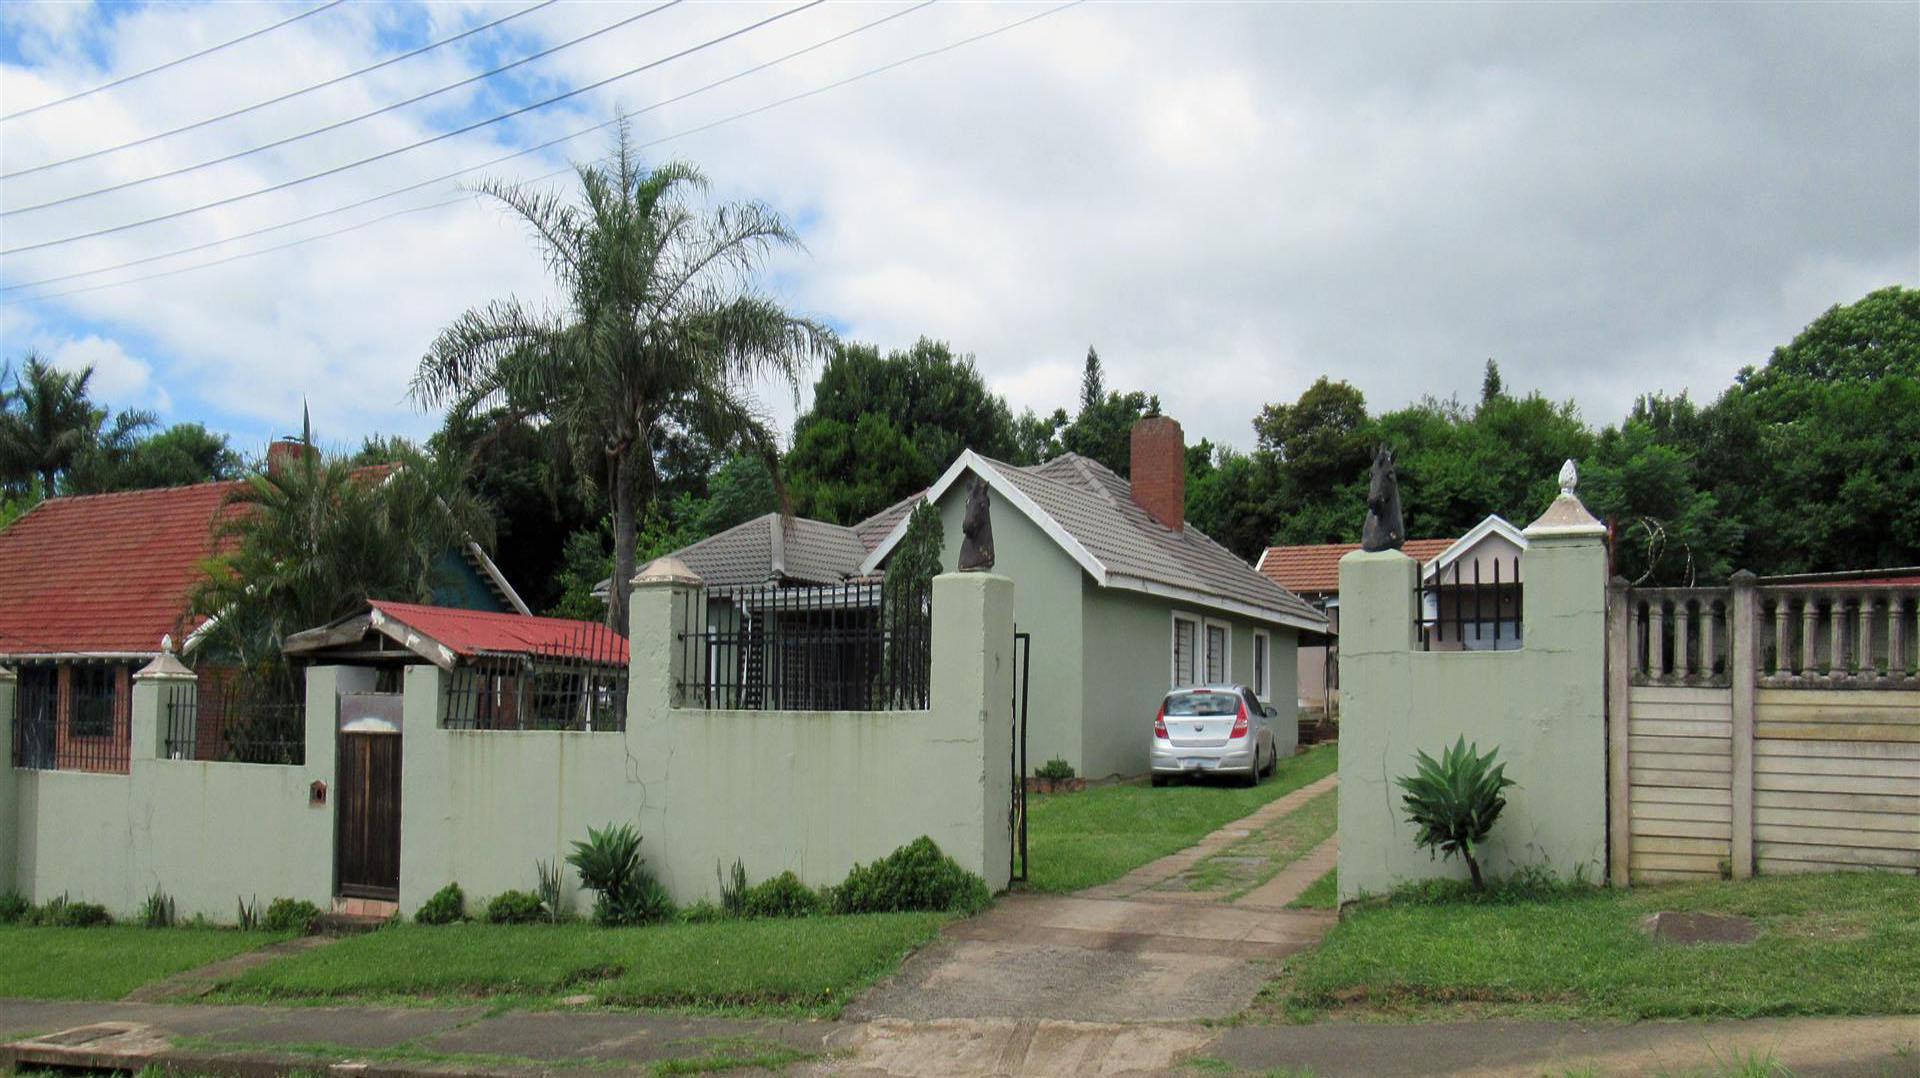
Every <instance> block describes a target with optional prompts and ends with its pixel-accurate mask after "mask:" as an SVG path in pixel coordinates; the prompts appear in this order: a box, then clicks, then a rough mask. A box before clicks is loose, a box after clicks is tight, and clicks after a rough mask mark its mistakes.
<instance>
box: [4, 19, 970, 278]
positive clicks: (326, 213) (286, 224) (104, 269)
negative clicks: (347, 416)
mask: <svg viewBox="0 0 1920 1078" xmlns="http://www.w3.org/2000/svg"><path fill="white" fill-rule="evenodd" d="M934 2H935V0H920V3H917V4H914V5H913V6H912V7H908V8H903V9H901V10H899V11H896V12H893V13H892V14H890V15H883V16H881V17H880V18H877V19H874V20H872V21H871V22H865V23H861V24H860V25H859V26H856V27H853V28H852V29H850V30H843V31H841V32H840V33H837V34H834V35H833V36H832V37H828V38H823V39H822V40H820V41H816V42H814V43H813V44H811V45H806V46H803V47H801V48H798V49H795V50H793V51H792V52H789V53H786V54H784V55H781V56H776V57H774V58H773V59H771V60H767V61H765V62H763V63H758V64H755V65H753V66H752V67H749V68H745V69H744V70H741V71H736V72H734V73H733V74H731V75H728V76H726V77H725V78H720V79H715V80H714V81H712V82H709V83H707V84H705V85H703V86H696V87H694V88H693V89H691V90H688V91H686V92H684V93H680V94H676V95H674V96H673V97H669V98H666V99H665V100H662V101H656V102H654V103H653V104H651V105H648V106H646V107H645V108H640V109H635V110H633V111H631V112H627V113H624V114H622V116H618V117H615V118H614V119H611V120H605V121H602V122H600V123H597V124H591V125H589V126H587V127H583V128H580V129H579V130H577V131H573V132H571V133H569V134H565V135H561V136H560V137H558V138H552V139H548V140H547V141H545V142H542V143H539V144H537V145H534V146H528V147H527V148H525V149H523V150H515V151H514V152H512V153H509V154H503V155H501V156H499V157H495V158H493V159H491V160H487V161H482V162H480V163H479V164H475V165H468V166H466V167H465V168H460V169H455V170H454V171H452V172H448V173H445V174H443V175H439V176H434V177H432V178H430V179H425V180H420V181H418V182H416V183H410V184H408V185H406V186H405V187H397V188H394V189H393V190H391V191H385V192H382V193H381V194H377V195H372V196H370V197H368V198H363V199H360V200H358V201H355V202H349V203H347V204H345V205H342V206H335V207H333V208H332V209H326V210H320V211H318V212H316V213H310V214H307V215H306V216H304V217H296V218H294V219H293V220H291V221H282V222H280V223H279V224H273V225H266V226H264V227H261V228H256V229H253V230H251V231H248V232H240V233H236V234H234V235H231V236H222V237H220V238H218V239H213V240H208V241H207V242H205V243H198V244H195V245H193V246H191V247H182V248H180V249H178V250H174V251H167V252H165V253H163V254H157V255H148V256H147V257H145V258H136V259H133V260H131V261H127V262H120V263H116V264H115V265H111V266H100V267H98V268H95V269H89V270H79V271H77V272H74V273H66V274H61V275H60V276H58V277H45V278H42V279H40V280H37V281H22V282H20V283H19V284H10V285H0V292H12V291H16V290H18V289H22V288H37V287H40V286H42V285H49V284H58V283H60V282H62V281H71V280H75V279H77V278H80V277H92V276H94V275H96V274H101V273H111V272H113V271H115V270H123V269H131V268H133V267H134V266H144V265H147V264H148V263H152V262H159V261H162V260H164V259H168V258H174V257H176V256H178V255H185V254H192V253H194V252H195V251H204V250H206V249H207V248H209V247H220V246H223V245H225V244H229V243H234V242H237V241H239V240H244V239H251V238H252V237H254V236H260V235H265V234H266V233H268V232H278V231H280V230H282V229H286V228H292V227H294V226H295V225H304V224H306V223H308V222H310V221H317V220H319V219H321V218H323V217H331V216H333V215H335V214H339V213H345V212H347V211H348V210H357V209H360V208H361V207H363V206H369V205H372V204H373V203H375V202H382V201H385V200H387V199H389V198H396V197H398V196H400V195H404V194H407V193H409V192H413V191H418V190H419V189H421V188H422V187H431V186H433V185H434V184H436V183H441V182H443V181H446V180H452V179H458V178H459V177H461V176H464V175H466V174H467V173H469V172H478V171H479V170H481V169H483V168H491V167H493V166H494V165H498V164H504V163H505V162H508V161H512V160H514V159H515V158H520V157H525V156H527V155H528V154H532V153H538V152H540V151H541V150H546V149H551V148H553V147H555V146H558V145H560V144H562V143H566V142H571V141H573V140H574V139H577V138H580V137H581V136H583V135H590V134H592V133H593V132H595V131H603V130H605V129H606V128H609V127H612V126H613V125H614V124H617V123H619V122H620V121H621V119H630V118H632V117H635V116H643V115H645V114H647V113H649V112H653V111H654V110H656V109H662V108H665V107H667V106H668V105H675V104H678V103H680V102H682V101H685V100H687V99H688V98H691V97H696V96H698V95H700V94H703V93H706V92H707V91H709V90H712V89H715V88H717V87H720V86H725V85H726V84H727V83H730V82H737V81H738V80H740V79H743V78H746V77H747V76H749V75H754V74H758V73H759V72H761V71H765V70H766V69H768V68H770V67H774V66H776V65H779V64H783V63H786V62H787V61H788V60H792V59H794V58H796V57H799V56H804V55H806V54H807V53H810V52H814V51H816V50H819V49H824V48H826V47H827V46H829V45H834V44H838V43H839V42H841V41H845V40H846V39H847V38H850V37H853V36H855V35H856V34H863V33H865V32H867V31H868V30H872V29H874V28H876V27H878V26H880V25H882V24H883V23H889V22H892V21H893V20H895V19H898V18H902V17H905V16H907V15H911V14H913V13H914V12H916V11H920V10H921V9H923V8H926V7H930V6H932V4H933V3H934ZM561 171H562V172H564V171H567V170H565V169H562V170H561ZM559 174H560V173H557V172H556V173H551V174H550V175H556V176H557V175H559ZM541 178H543V179H544V178H546V177H541ZM208 264H209V265H211V264H212V263H208ZM189 268H191V267H189ZM59 294H60V295H70V294H71V293H67V292H62V293H59Z"/></svg>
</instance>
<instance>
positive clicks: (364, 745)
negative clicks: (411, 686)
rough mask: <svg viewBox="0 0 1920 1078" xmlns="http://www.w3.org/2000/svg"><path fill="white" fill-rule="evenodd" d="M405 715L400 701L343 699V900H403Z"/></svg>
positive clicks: (339, 853) (337, 822) (339, 848)
mask: <svg viewBox="0 0 1920 1078" xmlns="http://www.w3.org/2000/svg"><path fill="white" fill-rule="evenodd" d="M399 710H400V697H398V696H394V695H374V694H354V695H350V696H342V697H341V701H340V750H339V751H340V756H339V774H338V779H339V792H338V800H337V803H336V806H335V809H334V877H335V880H336V890H337V892H338V893H339V894H340V895H342V896H343V897H347V898H371V899H380V900H384V901H388V902H395V901H398V900H399V898H400V744H401V742H400V724H399V721H398V720H399ZM389 712H390V713H391V717H388V713H389Z"/></svg>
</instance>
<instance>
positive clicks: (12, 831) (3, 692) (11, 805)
mask: <svg viewBox="0 0 1920 1078" xmlns="http://www.w3.org/2000/svg"><path fill="white" fill-rule="evenodd" d="M18 687H19V679H18V678H16V677H15V676H14V673H13V671H11V670H9V669H7V668H6V667H4V666H0V891H11V890H13V887H14V882H13V878H14V871H15V867H14V866H15V862H17V861H18V860H19V859H20V821H19V820H18V819H17V813H18V812H19V807H20V797H19V794H18V793H17V792H16V790H17V788H18V785H19V780H18V779H17V778H16V777H15V774H16V773H15V771H14V769H13V700H14V690H15V689H16V688H18Z"/></svg>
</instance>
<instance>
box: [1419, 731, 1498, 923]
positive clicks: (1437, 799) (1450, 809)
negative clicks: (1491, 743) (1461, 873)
mask: <svg viewBox="0 0 1920 1078" xmlns="http://www.w3.org/2000/svg"><path fill="white" fill-rule="evenodd" d="M1499 751H1500V750H1499V749H1498V748H1492V749H1488V750H1487V754H1486V755H1485V756H1482V755H1480V746H1479V745H1478V744H1475V745H1472V746H1469V745H1468V744H1467V739H1466V738H1464V737H1462V738H1461V739H1460V740H1458V741H1456V742H1454V743H1453V747H1452V748H1450V749H1446V750H1444V751H1442V752H1441V753H1440V758H1439V759H1438V760H1436V759H1434V758H1433V757H1431V756H1428V755H1427V754H1426V753H1424V752H1416V753H1414V762H1415V764H1416V765H1417V768H1418V770H1417V771H1416V772H1415V773H1414V774H1413V775H1410V776H1403V777H1401V778H1398V779H1395V780H1394V782H1395V784H1397V785H1398V786H1399V787H1400V788H1401V789H1403V790H1405V791H1406V792H1407V793H1406V796H1405V797H1404V798H1402V800H1403V801H1404V802H1405V804H1406V811H1407V821H1408V822H1409V823H1411V824H1413V825H1414V826H1415V827H1417V828H1419V833H1418V834H1416V835H1415V836H1414V840H1413V841H1414V844H1415V845H1417V846H1419V847H1420V848H1421V849H1425V850H1433V851H1436V855H1437V856H1441V857H1452V856H1453V855H1454V854H1456V853H1457V854H1459V855H1460V856H1461V857H1463V858H1465V859H1466V862H1467V871H1468V872H1469V873H1471V874H1472V876H1473V888H1474V890H1476V891H1484V890H1486V886H1487V885H1486V881H1485V880H1484V879H1482V878H1481V876H1480V861H1479V859H1478V858H1476V857H1475V856H1474V850H1475V849H1476V848H1477V847H1478V846H1479V845H1480V844H1481V843H1483V842H1485V841H1486V838H1487V832H1489V831H1491V830H1493V824H1494V821H1496V820H1498V819H1499V818H1500V813H1501V811H1502V810H1503V809H1505V808H1506V807H1507V799H1506V797H1505V796H1504V795H1503V794H1502V793H1501V791H1503V790H1505V789H1506V788H1507V787H1509V786H1513V785H1515V783H1514V781H1513V780H1512V779H1510V778H1508V777H1507V776H1506V766H1507V765H1505V764H1497V763H1494V756H1495V755H1496V754H1497V753H1498V752H1499Z"/></svg>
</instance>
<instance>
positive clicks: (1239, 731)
mask: <svg viewBox="0 0 1920 1078" xmlns="http://www.w3.org/2000/svg"><path fill="white" fill-rule="evenodd" d="M1227 736H1228V737H1245V736H1247V705H1245V704H1241V705H1240V713H1239V714H1238V715H1235V716H1234V717H1233V733H1231V734H1229V735H1227Z"/></svg>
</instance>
